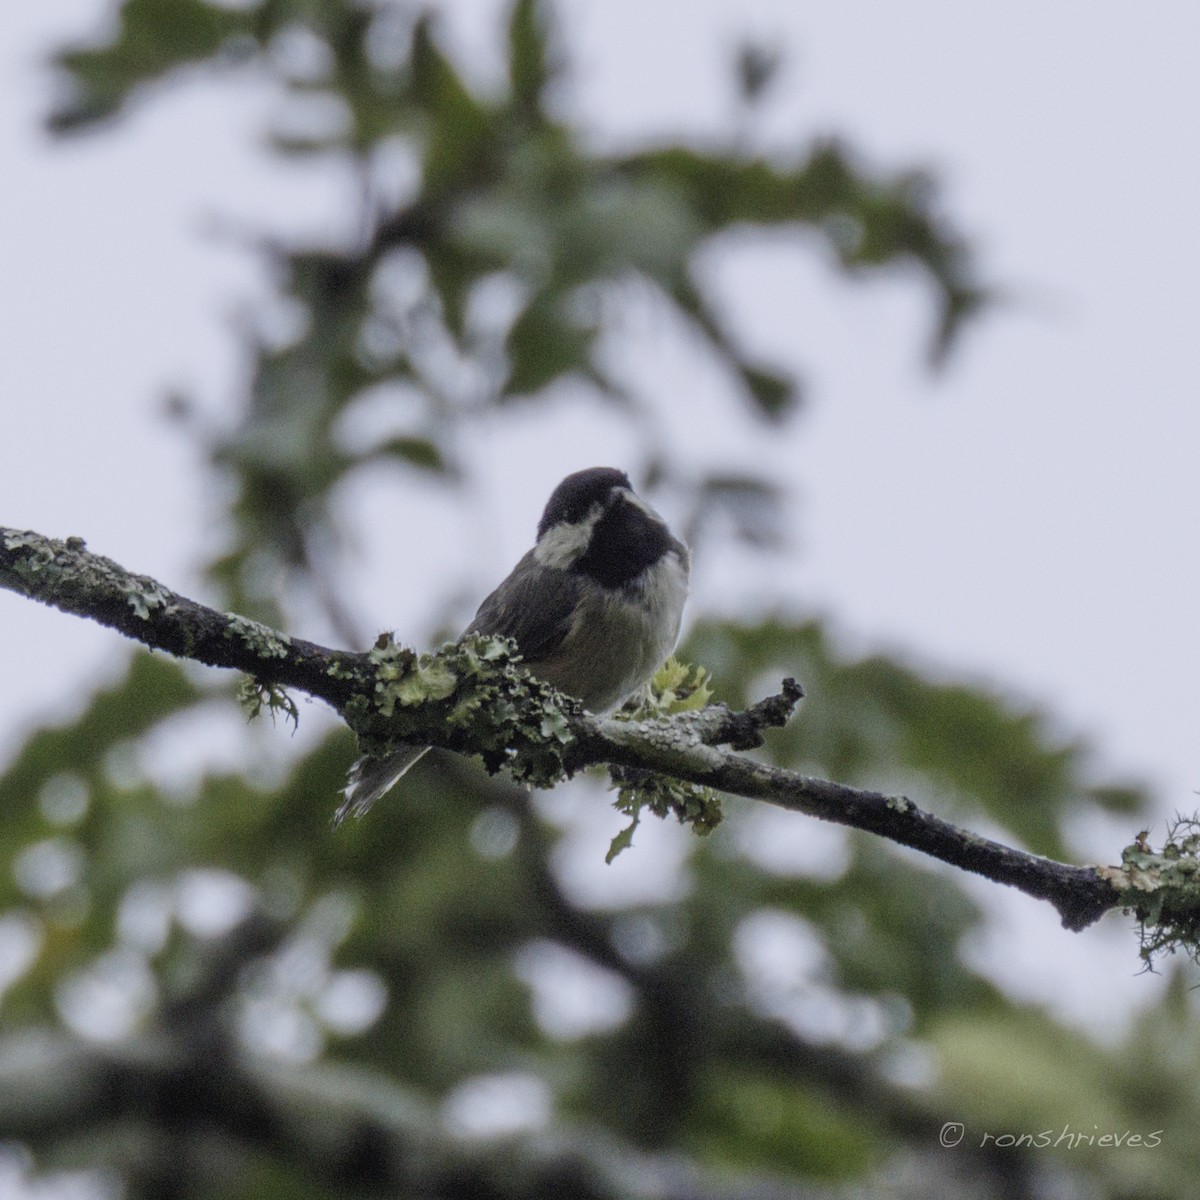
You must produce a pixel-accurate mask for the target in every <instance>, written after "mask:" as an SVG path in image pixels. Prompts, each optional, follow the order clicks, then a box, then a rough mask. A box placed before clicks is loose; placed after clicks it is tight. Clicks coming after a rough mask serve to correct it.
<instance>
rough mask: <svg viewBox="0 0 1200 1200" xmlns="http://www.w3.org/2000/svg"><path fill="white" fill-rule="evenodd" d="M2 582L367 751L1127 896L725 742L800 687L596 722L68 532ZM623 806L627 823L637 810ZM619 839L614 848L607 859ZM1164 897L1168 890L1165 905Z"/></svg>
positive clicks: (17, 564)
mask: <svg viewBox="0 0 1200 1200" xmlns="http://www.w3.org/2000/svg"><path fill="white" fill-rule="evenodd" d="M0 587H4V588H7V589H9V590H11V591H15V592H18V593H20V594H21V595H24V596H28V597H29V598H30V599H33V600H38V601H40V602H41V603H44V604H50V605H53V606H54V607H56V608H59V609H62V610H63V611H64V612H69V613H73V614H75V615H76V616H81V617H87V618H89V619H91V620H95V621H98V622H100V623H101V624H103V625H107V626H109V627H111V628H113V629H116V630H118V631H119V632H121V633H123V634H125V635H126V636H127V637H131V638H134V639H136V640H137V641H140V642H142V643H144V644H145V645H147V646H150V647H152V648H154V649H158V650H165V651H167V652H169V653H171V654H174V655H178V656H179V657H183V658H190V659H194V660H196V661H198V662H202V663H207V664H209V665H211V666H216V667H227V668H231V669H233V670H238V671H243V672H245V673H246V674H247V675H249V676H251V677H252V679H253V680H254V681H255V683H256V686H258V687H259V688H262V689H267V695H268V698H267V700H266V702H267V703H274V700H273V697H274V696H275V695H276V693H275V692H273V691H271V689H278V688H282V687H289V688H296V689H299V690H300V691H303V692H306V693H308V694H309V695H312V696H315V697H317V698H319V699H321V700H324V701H326V702H327V703H328V704H330V705H331V706H332V707H333V708H334V709H335V710H336V711H337V712H338V713H339V714H340V715H341V716H342V717H343V718H344V719H345V720H346V722H347V723H348V724H349V725H350V726H351V728H352V729H354V731H355V732H356V733H357V734H358V736H359V739H360V742H361V743H362V744H363V746H364V748H365V749H366V750H367V751H368V752H374V751H383V750H386V749H387V748H389V747H390V746H391V745H394V744H396V743H399V742H409V743H414V742H415V743H416V744H423V743H428V744H430V745H436V746H441V747H444V748H446V749H450V750H458V751H462V752H465V753H471V754H478V755H480V756H481V757H482V758H483V761H484V763H485V765H486V766H487V768H488V769H489V770H490V771H493V772H494V771H497V770H499V769H500V768H502V767H504V768H507V769H508V770H509V771H510V772H511V773H512V774H513V775H514V776H515V777H516V778H517V779H519V780H522V781H524V782H528V783H531V784H534V785H536V786H551V785H552V784H554V783H556V782H557V781H559V780H561V779H563V778H566V777H568V776H570V775H572V774H573V773H574V772H576V771H578V770H580V769H582V768H584V767H587V766H592V765H597V764H609V765H610V766H614V767H616V768H618V769H621V770H624V771H626V772H634V773H640V775H638V774H634V775H633V776H630V775H625V776H623V777H622V786H623V787H628V788H633V789H636V788H638V787H640V786H649V783H648V781H655V780H656V781H666V786H665V790H664V787H663V785H662V784H661V782H660V783H659V785H658V786H659V791H658V792H657V793H656V794H657V795H658V796H660V797H661V796H665V797H666V798H667V801H668V802H669V804H670V806H672V807H674V808H675V810H676V811H680V814H681V816H685V819H687V818H686V814H685V812H684V811H683V809H684V808H686V803H687V794H686V793H683V792H679V791H678V790H672V789H673V788H675V786H676V785H675V784H673V783H672V781H681V782H682V784H684V785H694V786H695V787H697V788H702V789H714V790H716V791H720V792H725V793H729V794H732V795H738V796H745V797H748V798H751V799H758V800H764V801H767V802H769V803H772V804H777V805H780V806H781V807H783V808H788V809H792V810H793V811H796V812H802V813H806V814H807V815H809V816H814V817H819V818H820V819H822V820H826V821H834V822H837V823H838V824H842V825H849V826H853V827H855V828H857V829H863V830H866V831H868V832H871V833H875V834H878V835H879V836H881V837H886V838H889V839H890V840H892V841H893V842H897V843H899V844H900V845H903V846H908V847H911V848H912V849H914V850H919V851H921V852H922V853H924V854H928V855H930V856H932V857H934V858H937V859H940V860H941V861H943V862H946V863H949V864H951V865H953V866H956V867H959V868H961V869H963V870H968V871H973V872H975V873H977V874H979V875H983V876H985V877H986V878H988V879H991V880H994V881H995V882H997V883H1004V884H1008V885H1009V886H1012V887H1016V888H1018V889H1020V890H1021V891H1023V892H1025V893H1026V894H1027V895H1030V896H1033V897H1036V898H1038V899H1041V900H1048V901H1049V902H1050V903H1051V904H1053V905H1054V907H1055V908H1056V909H1057V910H1058V912H1059V914H1060V915H1061V917H1062V920H1063V924H1064V925H1065V926H1067V928H1069V929H1082V928H1084V927H1085V926H1087V925H1089V924H1091V923H1092V922H1093V921H1095V920H1097V919H1098V918H1099V917H1100V916H1101V915H1102V914H1103V913H1105V912H1106V911H1108V910H1109V909H1110V908H1113V907H1115V906H1117V905H1118V904H1126V903H1128V899H1127V896H1128V894H1129V888H1128V882H1127V881H1126V880H1125V879H1124V877H1123V876H1122V877H1120V878H1119V879H1118V878H1117V877H1116V876H1114V875H1113V874H1112V873H1111V872H1110V873H1109V874H1108V875H1106V874H1104V873H1102V872H1100V871H1098V870H1097V869H1096V868H1093V867H1079V866H1070V865H1067V864H1064V863H1059V862H1054V861H1052V860H1050V859H1046V858H1042V857H1040V856H1038V855H1034V854H1029V853H1026V852H1025V851H1021V850H1016V849H1013V848H1011V847H1008V846H1004V845H1001V844H999V843H997V842H993V841H990V840H988V839H987V838H983V837H979V836H978V835H976V834H973V833H970V832H969V831H966V830H963V829H959V828H958V827H957V826H955V825H952V824H950V823H949V822H947V821H943V820H941V819H940V818H938V817H936V816H934V815H933V814H931V813H928V812H925V811H923V810H922V809H920V808H918V806H917V805H916V804H914V803H913V802H912V801H911V800H909V799H907V798H906V797H903V796H887V795H884V794H882V793H879V792H873V791H868V790H865V789H861V788H852V787H847V786H845V785H843V784H837V783H832V782H830V781H828V780H823V779H813V778H810V777H808V776H805V775H801V774H799V773H798V772H795V771H789V770H784V769H782V768H780V767H774V766H770V765H769V764H766V763H763V762H759V761H757V760H755V759H752V758H748V757H746V756H745V755H744V754H741V753H737V752H735V751H737V750H745V749H749V748H752V747H753V746H756V745H759V744H761V742H762V733H763V730H765V729H767V728H770V727H772V726H780V725H783V724H785V723H786V722H787V721H788V720H789V719H790V717H791V716H792V713H793V712H794V710H795V707H796V704H797V703H798V702H799V700H800V698H801V696H802V695H803V692H802V690H801V689H800V687H799V686H798V685H797V684H796V683H795V682H794V681H792V680H786V681H785V682H784V685H783V689H782V690H781V692H780V694H779V695H778V696H773V697H770V698H768V699H767V700H764V701H760V702H759V703H758V704H756V705H754V706H753V707H752V708H750V709H748V710H747V711H746V712H744V713H734V712H731V711H730V710H729V709H727V708H725V707H724V706H722V705H709V706H707V707H699V708H693V709H692V710H690V711H684V712H680V713H676V714H674V715H670V716H654V715H651V716H646V717H642V718H635V719H633V720H624V719H617V718H610V719H607V720H601V719H599V718H597V717H594V716H592V715H590V714H588V713H585V712H584V711H582V709H580V708H579V706H578V705H577V704H575V703H574V702H573V701H571V700H569V699H566V698H565V697H563V696H561V695H560V694H558V693H556V692H554V691H553V690H552V689H551V688H549V687H547V686H546V685H544V684H542V683H541V682H540V681H538V680H536V679H534V678H532V677H530V676H529V675H528V674H527V673H526V672H524V671H523V670H522V669H521V668H520V667H519V665H518V660H517V658H516V656H515V655H514V654H513V653H512V647H511V644H507V643H505V642H504V641H503V640H502V639H489V638H472V639H467V640H464V641H463V642H461V643H457V644H455V645H452V646H447V647H445V648H443V650H442V651H441V652H439V653H437V654H426V655H417V654H416V653H414V652H413V651H411V650H409V649H406V648H405V647H402V646H399V645H397V644H396V643H394V642H393V641H392V640H391V638H390V637H386V636H385V637H383V638H381V639H380V641H379V642H378V643H377V644H376V646H375V648H374V649H372V650H371V651H369V652H367V653H365V654H356V653H351V652H348V651H340V650H332V649H328V648H326V647H324V646H319V645H316V644H314V643H311V642H304V641H300V640H299V639H296V638H290V637H288V636H286V635H284V634H282V633H279V632H277V631H275V630H272V629H269V628H267V627H266V626H263V625H260V624H258V623H257V622H254V621H250V620H247V619H246V618H244V617H240V616H237V615H234V614H229V613H220V612H217V611H215V610H214V609H211V608H207V607H205V606H204V605H202V604H197V603H196V602H195V601H192V600H189V599H187V598H186V597H184V596H180V595H178V594H177V593H175V592H172V591H170V590H169V589H168V588H165V587H163V586H162V584H160V583H158V582H156V581H155V580H153V579H150V578H148V577H146V576H143V575H134V574H131V573H130V572H128V571H126V570H125V569H124V568H123V567H121V566H119V565H118V564H117V563H115V562H113V561H111V560H110V559H107V558H103V557H101V556H99V555H96V554H92V553H90V552H89V551H88V550H87V549H86V547H85V545H84V543H83V541H82V540H81V539H78V538H68V539H67V540H66V541H65V542H64V541H57V540H54V539H51V538H47V537H43V536H42V535H41V534H37V533H32V532H29V531H18V530H12V529H5V528H3V527H0ZM727 746H732V747H734V749H732V750H731V749H726V748H724V747H727ZM681 795H682V796H683V799H682V800H679V801H678V803H676V801H677V800H678V797H679V796H681ZM650 806H651V807H652V808H655V805H654V804H653V803H651V804H650ZM701 807H703V806H701ZM632 811H633V814H634V824H636V821H637V811H638V810H637V809H634V810H632ZM655 811H658V809H657V808H656V809H655ZM694 823H696V824H697V826H698V828H701V827H702V828H707V827H711V824H713V823H715V822H714V821H713V820H712V818H711V813H707V812H702V813H700V814H699V815H697V816H696V817H695V821H694ZM630 828H631V829H632V826H631V827H630ZM626 844H627V842H626ZM620 848H621V847H618V846H617V845H616V844H615V843H614V849H613V853H615V852H617V851H618V850H619V849H620ZM1143 899H1144V894H1143ZM1178 903H1180V901H1179V899H1178V897H1173V898H1172V899H1171V900H1170V902H1169V904H1168V907H1174V906H1177V905H1178Z"/></svg>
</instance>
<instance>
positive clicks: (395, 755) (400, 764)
mask: <svg viewBox="0 0 1200 1200" xmlns="http://www.w3.org/2000/svg"><path fill="white" fill-rule="evenodd" d="M428 750H429V747H428V746H399V747H397V748H396V749H395V750H393V751H392V752H391V754H384V755H381V756H379V757H376V756H373V755H369V754H368V755H366V756H365V757H363V758H360V759H359V760H358V761H357V762H356V763H355V764H354V766H352V767H351V768H350V776H349V778H348V779H347V780H346V786H345V787H344V788H342V795H343V796H344V797H345V799H344V800H343V801H342V802H341V804H340V805H339V806H338V810H337V812H336V813H334V814H333V823H334V824H335V825H340V824H341V823H342V822H343V821H344V820H345V819H346V818H347V817H348V816H351V815H353V816H355V817H361V816H362V815H363V814H364V813H365V812H366V811H367V810H368V809H369V808H370V807H371V805H372V804H374V803H375V801H376V800H378V799H379V797H380V796H383V795H385V794H386V793H387V792H390V791H391V790H392V788H393V787H395V785H396V784H397V782H398V781H399V779H400V776H401V775H403V774H404V773H405V771H407V770H408V768H409V767H411V766H412V765H413V763H415V762H416V761H417V759H419V758H420V757H421V756H422V755H424V754H426V753H427V752H428Z"/></svg>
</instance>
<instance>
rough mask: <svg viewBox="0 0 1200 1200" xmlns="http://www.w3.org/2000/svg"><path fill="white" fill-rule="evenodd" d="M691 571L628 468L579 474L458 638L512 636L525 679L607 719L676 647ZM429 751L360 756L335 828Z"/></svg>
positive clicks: (559, 490) (564, 485) (403, 749)
mask: <svg viewBox="0 0 1200 1200" xmlns="http://www.w3.org/2000/svg"><path fill="white" fill-rule="evenodd" d="M690 566H691V557H690V554H689V551H688V548H687V546H686V545H684V543H683V542H682V541H680V540H679V539H678V538H677V537H676V536H675V535H674V534H673V533H672V532H671V530H670V528H669V527H668V525H667V523H666V521H664V520H663V518H662V517H661V516H659V514H658V513H657V512H655V511H654V509H653V508H651V507H650V505H649V504H647V503H646V501H645V500H643V499H642V498H641V497H640V496H639V495H638V494H637V493H636V492H635V491H634V490H633V485H632V484H631V483H630V482H629V476H628V475H627V474H626V473H625V472H624V471H620V470H617V469H616V468H614V467H589V468H588V469H587V470H583V471H576V472H575V473H574V474H571V475H568V476H567V477H566V478H565V479H564V480H563V481H562V482H561V483H560V484H559V485H558V486H557V487H556V488H555V489H554V491H553V492H552V493H551V495H550V499H549V500H548V501H547V503H546V507H545V510H544V511H543V513H542V517H541V520H540V521H539V522H538V527H537V540H536V541H535V543H534V545H533V548H532V549H530V550H529V551H528V552H527V553H526V554H525V555H524V557H523V558H522V559H521V560H520V562H518V563H517V565H516V566H515V567H514V568H513V569H512V571H511V572H510V573H509V575H508V577H507V578H506V579H505V580H504V582H503V583H501V584H500V586H499V587H497V588H496V590H495V591H493V592H492V593H491V594H490V595H489V596H488V597H487V598H486V599H485V600H484V601H483V603H482V604H480V606H479V610H478V611H477V612H476V614H475V618H474V620H473V621H472V622H471V623H470V625H468V626H467V628H466V631H465V632H464V634H463V636H464V637H466V636H469V635H471V634H485V635H498V636H503V637H510V638H512V639H513V640H514V641H515V642H516V644H517V650H518V652H519V653H520V654H521V657H522V660H523V665H524V666H525V667H526V668H527V669H528V670H529V672H530V674H532V675H535V676H536V677H537V678H538V679H541V680H542V681H543V682H545V683H548V684H550V685H551V686H552V687H554V688H557V689H558V690H559V691H560V692H563V693H565V694H566V695H568V696H572V697H574V698H575V699H576V700H578V701H580V702H581V703H582V705H583V707H584V708H586V709H587V710H588V711H590V712H593V713H596V714H603V713H605V712H609V711H611V710H613V709H615V708H616V707H617V706H618V705H619V704H621V703H623V702H624V701H625V700H627V699H629V698H630V697H631V696H633V695H634V694H635V693H637V692H638V691H640V690H641V689H642V688H643V687H645V685H646V684H647V683H648V682H649V681H650V680H651V678H653V676H654V673H655V672H656V671H657V670H658V668H659V667H660V666H661V665H662V663H663V662H664V661H665V659H666V658H667V656H668V655H669V654H670V653H671V651H672V650H673V649H674V648H675V643H676V641H677V640H678V637H679V625H680V621H681V620H682V617H683V606H684V602H685V601H686V599H687V594H688V576H689V571H690ZM428 749H429V747H428V746H399V747H397V748H396V749H394V750H392V751H390V752H389V753H387V754H385V755H367V756H365V757H363V758H360V759H359V760H358V761H357V762H356V763H354V765H353V766H352V767H351V769H350V775H349V778H348V780H347V783H346V786H345V788H344V789H343V793H342V794H343V796H344V799H343V801H342V804H341V806H340V807H339V808H338V811H337V814H336V816H335V818H334V820H335V823H340V822H341V821H342V820H343V818H344V817H346V816H347V815H348V814H351V813H352V814H353V815H355V816H362V815H363V814H364V813H366V811H367V810H368V809H369V808H370V807H371V806H372V805H373V804H374V803H375V801H376V800H378V799H379V798H380V797H381V796H383V795H385V794H386V793H387V792H389V791H391V789H392V788H393V787H394V786H395V785H396V783H397V782H399V780H400V778H401V776H402V775H404V773H405V772H406V771H407V770H408V769H409V767H411V766H412V765H413V763H415V762H416V761H417V760H418V759H419V758H420V757H421V756H422V755H423V754H425V753H426V751H427V750H428Z"/></svg>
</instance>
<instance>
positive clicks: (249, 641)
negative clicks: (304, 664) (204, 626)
mask: <svg viewBox="0 0 1200 1200" xmlns="http://www.w3.org/2000/svg"><path fill="white" fill-rule="evenodd" d="M226 620H227V621H228V624H227V625H226V626H225V636H226V637H227V638H237V639H238V641H240V642H241V643H242V644H243V645H244V646H245V647H246V649H247V650H250V651H251V652H252V653H254V654H257V655H258V656H259V657H260V658H287V655H288V650H289V648H290V647H291V644H292V640H291V638H289V637H288V636H287V634H286V633H280V632H279V631H278V630H276V629H272V628H271V627H270V626H269V625H264V624H262V622H260V621H252V620H251V619H250V618H249V617H243V616H241V615H239V614H238V613H227V614H226Z"/></svg>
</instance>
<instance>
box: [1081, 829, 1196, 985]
mask: <svg viewBox="0 0 1200 1200" xmlns="http://www.w3.org/2000/svg"><path fill="white" fill-rule="evenodd" d="M1097 871H1098V873H1099V875H1100V876H1101V877H1102V878H1104V879H1106V880H1108V882H1109V883H1110V884H1111V885H1112V886H1113V887H1114V888H1116V890H1117V892H1118V893H1119V895H1120V898H1121V901H1120V902H1121V904H1122V905H1123V906H1124V908H1125V911H1126V912H1128V913H1131V914H1132V915H1133V916H1135V917H1137V919H1138V921H1139V922H1140V923H1141V947H1140V951H1139V953H1140V954H1141V956H1142V961H1143V962H1144V963H1145V965H1146V969H1147V970H1153V969H1154V961H1155V959H1156V958H1159V957H1160V956H1161V955H1163V954H1174V953H1175V952H1176V951H1177V950H1182V951H1183V952H1184V953H1185V954H1187V955H1188V957H1189V958H1191V959H1193V960H1197V961H1200V818H1198V817H1196V816H1191V817H1177V818H1176V819H1175V821H1174V822H1173V823H1172V824H1171V826H1170V828H1169V829H1168V831H1167V840H1166V841H1165V842H1164V844H1163V847H1162V849H1161V850H1159V851H1155V850H1154V849H1153V848H1152V847H1151V846H1150V844H1149V842H1148V841H1147V834H1146V832H1145V831H1143V832H1142V833H1139V834H1138V836H1137V838H1136V839H1135V840H1134V842H1133V844H1132V845H1129V846H1126V847H1125V849H1124V850H1123V851H1122V852H1121V865H1120V866H1119V867H1099V868H1097Z"/></svg>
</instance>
